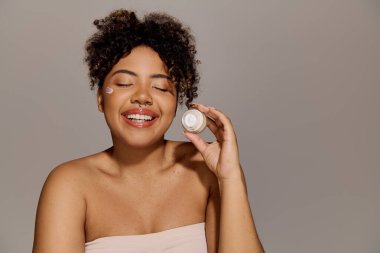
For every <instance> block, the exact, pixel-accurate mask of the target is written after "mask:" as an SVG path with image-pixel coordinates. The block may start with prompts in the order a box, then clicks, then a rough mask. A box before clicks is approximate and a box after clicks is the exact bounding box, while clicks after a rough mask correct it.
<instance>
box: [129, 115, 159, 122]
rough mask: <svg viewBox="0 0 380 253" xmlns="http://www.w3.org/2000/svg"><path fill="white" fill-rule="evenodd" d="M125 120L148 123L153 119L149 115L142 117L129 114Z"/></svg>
mask: <svg viewBox="0 0 380 253" xmlns="http://www.w3.org/2000/svg"><path fill="white" fill-rule="evenodd" d="M127 118H128V119H132V120H140V121H142V120H148V121H150V120H152V119H153V117H151V116H149V115H142V114H129V115H127Z"/></svg>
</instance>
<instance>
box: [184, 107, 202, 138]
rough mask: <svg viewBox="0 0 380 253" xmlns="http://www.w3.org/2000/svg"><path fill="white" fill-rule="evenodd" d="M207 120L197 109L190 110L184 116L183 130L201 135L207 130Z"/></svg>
mask: <svg viewBox="0 0 380 253" xmlns="http://www.w3.org/2000/svg"><path fill="white" fill-rule="evenodd" d="M206 124H207V118H206V115H204V113H202V112H201V111H199V110H197V109H189V110H187V111H186V112H185V113H184V114H183V115H182V126H183V128H184V129H185V130H186V131H188V132H191V133H200V132H202V131H203V130H204V129H205V128H206Z"/></svg>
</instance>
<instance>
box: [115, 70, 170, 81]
mask: <svg viewBox="0 0 380 253" xmlns="http://www.w3.org/2000/svg"><path fill="white" fill-rule="evenodd" d="M118 73H124V74H129V75H131V76H138V75H137V74H136V73H135V72H133V71H130V70H128V69H119V70H116V71H115V72H113V73H112V75H111V76H113V75H116V74H118ZM149 77H150V78H166V79H168V80H171V78H170V76H168V75H164V74H153V75H150V76H149Z"/></svg>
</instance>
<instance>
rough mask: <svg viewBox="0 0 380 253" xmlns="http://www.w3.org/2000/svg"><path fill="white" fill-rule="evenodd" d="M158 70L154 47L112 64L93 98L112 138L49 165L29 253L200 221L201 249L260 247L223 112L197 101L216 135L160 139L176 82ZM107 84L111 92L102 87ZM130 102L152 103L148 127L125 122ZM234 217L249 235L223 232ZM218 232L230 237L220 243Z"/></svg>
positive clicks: (76, 248) (75, 251)
mask: <svg viewBox="0 0 380 253" xmlns="http://www.w3.org/2000/svg"><path fill="white" fill-rule="evenodd" d="M125 70H128V71H125ZM115 72H117V73H116V74H114V73H115ZM131 72H132V73H131ZM165 75H166V76H167V75H168V71H167V69H166V66H165V64H164V63H163V62H162V60H161V59H160V57H159V55H158V54H157V53H156V52H155V51H153V50H152V49H151V48H149V47H145V46H139V47H136V48H134V49H133V50H132V51H131V53H130V54H129V55H127V56H125V57H123V58H122V59H120V61H119V62H118V63H117V64H115V66H114V67H113V68H112V69H111V71H110V72H109V74H108V75H107V76H106V78H105V82H104V86H103V88H102V89H99V90H98V94H97V102H98V110H99V111H100V112H102V113H103V114H104V117H105V120H106V122H107V125H108V127H109V129H110V132H111V137H112V141H113V146H112V147H110V148H108V149H106V150H104V151H101V152H99V153H96V154H93V155H90V156H87V157H83V158H79V159H76V160H72V161H68V162H65V163H63V164H61V165H59V166H57V167H56V168H54V169H53V170H52V171H51V173H50V174H49V176H48V178H47V179H46V182H45V184H44V186H43V189H42V192H41V196H40V200H39V204H38V209H37V216H36V226H35V238H34V244H33V253H48V252H49V253H50V252H55V253H61V252H62V253H63V252H70V253H80V252H82V253H83V252H84V243H85V242H89V241H93V240H95V239H97V238H100V237H106V236H114V235H137V234H147V233H154V232H159V231H164V230H168V229H171V228H176V227H181V226H186V225H191V224H196V223H200V222H205V223H206V227H205V228H206V238H207V247H208V252H209V253H216V252H219V253H221V252H263V251H260V249H259V241H258V239H257V234H256V231H255V230H254V226H253V219H252V217H251V218H249V215H250V210H249V205H248V199H247V196H246V186H245V180H244V176H243V172H242V169H241V167H240V162H239V155H238V149H237V140H236V136H235V133H234V131H233V127H232V124H231V122H230V120H229V119H228V118H227V116H225V115H224V114H223V113H222V112H220V111H219V110H216V109H215V108H212V107H207V106H204V105H200V104H195V105H194V107H197V108H198V109H199V110H201V111H203V112H204V113H205V114H206V115H207V116H208V117H209V118H210V119H211V120H209V121H208V124H207V126H208V127H209V129H210V130H211V131H212V132H213V133H214V135H215V137H216V141H215V142H212V143H206V142H205V141H204V140H203V139H202V138H201V137H200V136H199V135H197V134H191V133H188V132H186V133H184V135H185V136H186V137H187V138H188V139H189V140H190V142H175V141H169V140H165V138H164V134H165V132H166V131H167V130H168V128H169V127H170V125H171V123H172V121H173V118H174V116H175V113H176V103H177V97H176V92H175V85H174V84H173V83H171V82H170V81H169V80H168V79H167V78H165ZM120 84H123V85H125V84H126V85H127V86H120ZM106 87H110V88H112V89H113V92H112V93H106V92H105V90H106ZM163 90H165V91H163ZM138 107H143V108H148V109H150V110H152V111H154V112H155V113H157V114H158V115H159V118H158V120H157V121H156V122H155V123H154V124H153V125H152V126H150V127H146V128H136V127H133V126H130V125H128V124H127V123H126V122H125V121H124V119H123V118H122V117H123V116H122V115H121V113H122V112H124V111H126V110H128V109H132V108H138ZM224 191H226V193H225V194H224V195H223V196H224V197H222V196H221V193H222V192H224ZM142 200H143V201H142ZM223 205H225V207H224V209H223V210H224V211H223V212H224V213H223V214H221V209H222V206H223ZM242 212H243V213H242ZM247 217H248V218H247ZM242 218H244V220H243V219H242ZM239 219H240V220H239ZM247 220H248V221H249V222H247ZM220 221H222V222H220ZM236 221H237V224H238V225H239V226H240V228H241V229H242V231H243V232H244V231H246V232H247V233H246V234H247V236H250V237H248V239H247V238H245V237H244V236H243V237H241V236H240V237H236V236H235V237H236V240H235V239H234V238H235V237H234V234H229V233H230V232H229V230H231V231H234V233H236V232H238V233H237V234H240V233H239V232H241V231H236V230H237V227H234V226H235V225H234V224H235V223H236ZM239 221H241V222H239ZM222 228H223V231H222ZM251 235H253V236H254V237H252V236H251ZM220 236H221V237H222V238H230V237H231V238H233V240H224V242H222V241H221V240H219V237H220ZM252 238H253V239H254V240H252ZM238 240H241V241H238ZM230 241H231V242H232V243H233V244H232V243H231V242H230ZM236 245H238V247H240V248H236ZM218 247H219V251H218ZM231 249H232V250H233V251H231ZM236 249H239V250H238V251H236ZM252 249H254V250H255V251H251V250H252ZM248 250H249V251H248Z"/></svg>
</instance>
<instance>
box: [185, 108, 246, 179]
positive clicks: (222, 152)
mask: <svg viewBox="0 0 380 253" xmlns="http://www.w3.org/2000/svg"><path fill="white" fill-rule="evenodd" d="M192 107H193V108H196V109H198V110H199V111H201V112H203V113H204V114H205V115H206V116H207V118H208V119H207V127H208V128H209V129H210V130H211V132H212V133H213V134H214V135H215V137H216V140H215V141H214V142H212V143H207V142H206V141H205V140H203V138H202V137H201V136H199V135H198V134H194V133H190V132H187V131H184V133H183V134H184V135H185V136H186V138H188V139H189V140H190V141H191V142H192V143H193V144H194V146H195V147H196V148H197V149H198V150H199V152H200V153H201V154H202V156H203V159H204V160H205V163H206V164H207V166H208V167H209V169H210V170H211V171H212V172H214V173H215V175H216V176H217V178H218V179H219V180H221V179H223V180H224V179H236V178H238V179H240V178H241V175H242V171H241V166H240V159H239V151H238V144H237V139H236V135H235V132H234V129H233V126H232V123H231V120H230V119H229V118H228V117H227V116H226V115H225V114H224V113H223V112H221V111H220V110H217V109H216V108H214V107H208V106H205V105H202V104H192Z"/></svg>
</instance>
